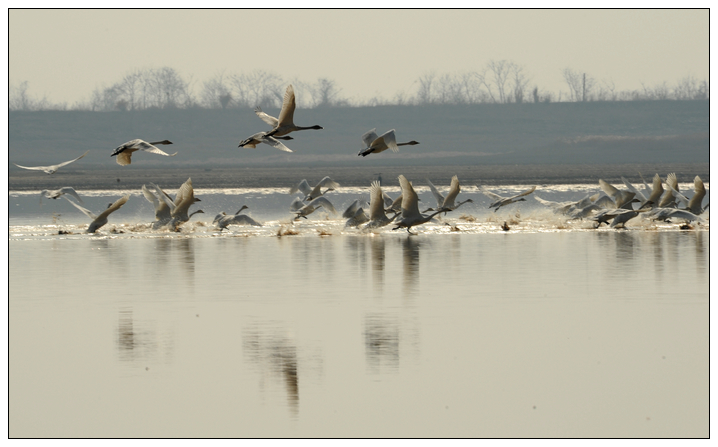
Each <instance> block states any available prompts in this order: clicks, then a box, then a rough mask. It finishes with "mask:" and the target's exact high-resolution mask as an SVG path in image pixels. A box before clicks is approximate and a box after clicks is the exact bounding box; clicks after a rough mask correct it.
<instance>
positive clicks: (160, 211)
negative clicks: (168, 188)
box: [142, 183, 172, 230]
mask: <svg viewBox="0 0 718 447" xmlns="http://www.w3.org/2000/svg"><path fill="white" fill-rule="evenodd" d="M152 186H153V187H154V189H155V190H154V191H152V190H151V189H149V188H147V187H146V186H145V185H142V194H143V195H144V196H145V199H147V201H149V202H150V203H151V204H152V205H153V206H154V208H155V221H154V223H153V224H152V228H153V229H155V230H156V229H158V228H160V227H162V226H164V225H166V224H167V223H168V222H169V221H170V219H172V215H171V211H170V207H169V206H168V205H167V202H165V200H164V199H163V198H162V196H165V197H167V199H168V200H169V201H172V197H170V196H169V194H167V193H166V192H164V191H163V190H162V189H161V188H160V187H159V186H157V185H155V184H154V183H153V184H152Z"/></svg>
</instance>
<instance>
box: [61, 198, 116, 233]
mask: <svg viewBox="0 0 718 447" xmlns="http://www.w3.org/2000/svg"><path fill="white" fill-rule="evenodd" d="M63 197H65V196H63ZM129 198H130V195H129V194H128V195H126V196H124V197H122V198H120V199H118V200H116V201H115V203H111V204H110V205H109V206H108V207H107V209H106V210H104V211H103V212H101V213H100V214H99V215H95V214H94V213H93V212H92V211H90V210H88V209H87V208H83V207H81V206H80V205H78V204H77V203H75V202H73V201H72V200H70V199H68V198H67V197H65V199H66V200H67V201H68V202H70V203H71V204H73V205H74V206H75V208H77V209H78V210H80V211H82V212H83V213H85V215H87V217H89V218H90V219H92V222H91V223H90V226H89V227H87V230H86V231H85V232H86V233H94V232H95V231H97V230H98V229H99V228H100V227H102V226H103V225H105V224H106V223H107V217H108V216H109V215H110V214H112V213H114V212H115V211H117V210H118V209H120V207H121V206H122V205H124V204H125V203H127V200H129Z"/></svg>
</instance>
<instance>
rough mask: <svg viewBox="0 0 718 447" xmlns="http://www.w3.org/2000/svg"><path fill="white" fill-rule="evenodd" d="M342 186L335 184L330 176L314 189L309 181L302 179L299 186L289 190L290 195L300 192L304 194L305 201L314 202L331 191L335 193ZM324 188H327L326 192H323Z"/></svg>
mask: <svg viewBox="0 0 718 447" xmlns="http://www.w3.org/2000/svg"><path fill="white" fill-rule="evenodd" d="M339 186H341V185H340V184H339V183H337V182H335V181H334V180H332V179H331V178H329V176H326V177H324V178H323V179H321V180H320V181H319V183H317V185H316V186H315V187H314V188H312V187H311V186H309V183H308V182H307V179H302V181H301V182H299V184H298V185H297V186H293V187H291V188H289V194H294V193H296V192H298V191H300V192H302V193H303V194H304V200H305V201H307V200H310V201H311V200H314V199H316V198H317V197H321V196H323V195H324V194H326V193H327V192H329V191H334V190H335V189H336V188H339ZM322 188H327V189H326V190H325V191H324V192H322Z"/></svg>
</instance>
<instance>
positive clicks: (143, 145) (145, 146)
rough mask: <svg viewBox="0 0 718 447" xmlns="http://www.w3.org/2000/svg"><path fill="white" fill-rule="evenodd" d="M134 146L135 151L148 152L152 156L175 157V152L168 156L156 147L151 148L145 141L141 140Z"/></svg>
mask: <svg viewBox="0 0 718 447" xmlns="http://www.w3.org/2000/svg"><path fill="white" fill-rule="evenodd" d="M136 146H137V149H139V150H141V151H145V152H150V153H152V154H157V155H164V156H165V157H174V156H175V155H177V152H175V153H174V154H168V153H167V152H165V151H163V150H162V149H160V148H158V147H157V146H153V145H151V144H150V143H148V142H146V141H142V140H140V142H139V143H137V145H136ZM123 153H124V152H123ZM118 157H119V155H118Z"/></svg>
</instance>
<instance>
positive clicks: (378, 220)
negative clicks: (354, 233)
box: [362, 180, 400, 230]
mask: <svg viewBox="0 0 718 447" xmlns="http://www.w3.org/2000/svg"><path fill="white" fill-rule="evenodd" d="M369 194H370V197H371V198H370V199H369V222H368V223H367V224H366V225H364V227H363V228H362V229H363V230H370V229H372V228H379V227H383V226H385V225H389V224H390V223H391V222H392V221H393V220H394V219H396V217H397V216H398V215H399V214H400V213H399V212H396V213H395V214H394V216H392V217H387V215H386V211H385V210H384V206H385V205H386V199H385V198H384V193H383V191H382V190H381V185H380V184H379V182H378V181H376V180H375V181H373V182H371V188H369Z"/></svg>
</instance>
